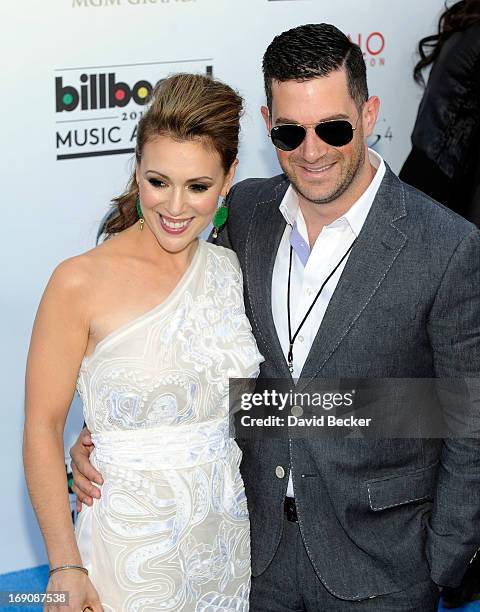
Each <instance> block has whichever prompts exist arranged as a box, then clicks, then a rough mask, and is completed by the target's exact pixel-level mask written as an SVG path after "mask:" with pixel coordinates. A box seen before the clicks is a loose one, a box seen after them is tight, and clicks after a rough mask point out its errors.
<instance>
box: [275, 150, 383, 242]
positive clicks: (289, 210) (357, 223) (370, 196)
mask: <svg viewBox="0 0 480 612" xmlns="http://www.w3.org/2000/svg"><path fill="white" fill-rule="evenodd" d="M368 156H369V159H370V163H371V164H372V166H373V167H374V168H375V169H376V172H375V176H374V177H373V180H372V181H371V182H370V184H369V186H368V187H367V189H366V190H365V191H364V192H363V193H362V195H361V196H360V197H359V198H358V200H357V201H356V202H354V203H353V205H352V206H351V207H350V208H349V209H348V210H347V212H346V213H345V214H344V215H342V216H341V217H339V218H338V219H336V220H335V221H332V223H330V224H329V225H328V226H326V227H335V226H337V225H340V224H343V223H345V222H347V223H348V224H349V225H350V227H351V229H352V231H353V233H354V234H355V236H358V235H359V233H360V231H361V229H362V227H363V224H364V223H365V219H366V218H367V215H368V213H369V212H370V208H371V207H372V204H373V200H374V199H375V196H376V195H377V191H378V188H379V187H380V183H381V182H382V179H383V177H384V175H385V162H384V161H383V159H382V158H381V157H380V155H379V154H378V153H377V152H376V151H374V150H373V149H368ZM280 212H281V213H282V215H283V217H284V219H285V221H286V222H287V223H288V225H290V226H293V225H294V224H295V222H297V225H298V228H299V231H300V232H301V233H302V228H303V227H304V225H305V222H304V220H303V215H302V212H301V210H300V208H299V206H298V196H297V193H296V192H295V190H294V189H293V187H292V185H290V186H289V187H288V189H287V191H286V193H285V195H284V197H283V198H282V201H281V202H280Z"/></svg>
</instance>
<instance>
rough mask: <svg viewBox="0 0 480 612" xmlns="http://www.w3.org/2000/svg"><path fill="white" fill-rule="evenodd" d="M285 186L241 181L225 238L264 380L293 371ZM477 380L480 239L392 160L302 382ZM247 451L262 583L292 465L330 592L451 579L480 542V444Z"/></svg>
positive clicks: (421, 442) (345, 443) (339, 444)
mask: <svg viewBox="0 0 480 612" xmlns="http://www.w3.org/2000/svg"><path fill="white" fill-rule="evenodd" d="M288 185H289V183H288V181H287V179H286V178H285V176H284V175H280V176H276V177H274V178H271V179H248V180H245V181H242V182H240V183H238V184H237V185H236V186H235V187H234V188H233V189H232V191H231V192H230V195H229V199H228V205H229V208H230V216H229V219H228V223H227V226H226V227H225V228H224V229H223V230H222V231H221V233H220V235H219V237H218V238H217V243H218V244H221V245H223V246H226V247H229V248H232V249H233V250H234V251H235V252H236V253H237V256H238V258H239V260H240V264H241V266H242V270H243V275H244V291H245V305H246V312H247V315H248V317H249V319H250V321H251V324H252V329H253V332H254V334H255V337H256V339H257V343H258V347H259V349H260V351H261V352H262V353H263V355H264V357H265V362H264V363H263V364H262V366H261V374H260V376H263V377H268V378H279V377H285V378H287V377H289V376H290V374H289V371H288V368H287V365H286V362H285V358H284V355H283V353H282V349H281V347H280V343H279V340H278V337H277V335H276V331H275V326H274V322H273V316H272V311H271V283H272V271H273V265H274V261H275V256H276V252H277V249H278V245H279V243H280V239H281V236H282V234H283V231H284V228H285V220H284V218H283V216H282V215H281V213H280V211H279V203H280V202H281V199H282V197H283V195H284V194H285V191H286V189H287V187H288ZM479 371H480V232H479V231H478V230H477V229H476V228H475V227H474V226H473V225H471V224H470V223H468V222H467V221H465V220H464V219H462V218H461V217H459V216H457V215H455V214H454V213H452V212H451V211H449V210H448V209H446V208H444V207H442V206H441V205H439V204H437V203H436V202H434V201H433V200H431V199H429V198H427V197H426V196H424V195H423V194H422V193H420V192H419V191H416V190H415V189H413V188H411V187H409V186H408V185H406V184H404V183H402V182H401V181H400V180H399V179H398V178H397V177H396V176H395V175H394V174H393V172H392V171H391V170H390V169H389V168H388V167H387V171H386V174H385V177H384V179H383V181H382V183H381V186H380V189H379V191H378V194H377V196H376V198H375V201H374V203H373V205H372V208H371V210H370V213H369V215H368V217H367V219H366V222H365V224H364V226H363V229H362V231H361V233H360V235H359V237H358V239H357V241H356V243H355V245H354V247H353V250H352V252H351V254H350V257H349V259H348V261H347V264H346V266H345V269H344V271H343V273H342V276H341V278H340V281H339V283H338V285H337V288H336V290H335V293H334V294H333V297H332V299H331V301H330V303H329V306H328V309H327V312H326V314H325V317H324V319H323V321H322V324H321V326H320V328H319V330H318V333H317V336H316V338H315V341H314V344H313V346H312V349H311V351H310V354H309V356H308V358H307V361H306V363H305V366H304V368H303V371H302V373H301V379H300V381H299V384H301V385H302V386H303V387H304V389H308V385H309V384H311V381H313V380H314V379H315V378H316V377H321V378H338V377H374V378H377V377H379V378H386V377H404V378H410V377H412V378H413V377H415V378H424V377H425V378H430V377H432V378H433V377H461V376H471V377H478V374H479ZM302 390H303V389H302ZM239 443H240V445H241V446H242V450H243V459H242V465H241V471H242V475H243V479H244V482H245V488H246V493H247V498H248V507H249V512H250V519H251V538H252V572H253V575H254V576H256V575H259V574H261V573H262V572H264V571H265V569H266V568H267V567H268V565H269V563H270V562H271V561H272V558H273V556H274V555H275V551H276V549H277V546H278V544H279V541H280V537H281V532H282V524H283V499H284V497H285V493H286V488H287V481H288V469H289V468H290V469H291V471H292V476H293V482H294V487H295V498H296V503H297V510H298V515H299V525H300V530H301V534H302V537H303V541H304V543H305V547H306V550H307V552H308V555H309V557H310V560H311V562H312V564H313V567H314V568H315V571H316V573H317V575H318V578H319V579H320V580H321V581H322V583H323V584H324V585H325V587H326V588H327V589H328V590H329V591H330V592H331V593H332V594H333V595H335V596H337V597H340V598H342V599H347V600H359V599H364V598H368V597H372V596H375V595H380V594H386V593H392V592H395V591H400V590H403V589H406V588H407V587H408V586H409V585H412V584H415V583H418V582H421V581H422V580H428V579H429V577H431V579H433V580H434V581H435V582H436V583H437V584H440V585H446V586H456V585H458V584H459V582H460V580H461V578H462V576H463V574H464V573H465V571H466V569H467V567H468V564H469V562H470V561H471V559H472V557H473V555H474V554H475V552H476V551H477V549H478V548H479V547H480V443H479V440H475V439H462V440H458V439H457V440H454V439H451V440H439V439H390V440H388V439H382V440H362V439H336V440H334V439H325V440H317V441H315V440H298V439H297V440H291V441H290V442H289V441H287V440H264V441H261V442H260V441H250V442H246V441H244V442H241V441H239ZM278 465H281V466H283V467H284V468H285V472H286V475H285V477H284V478H281V479H280V478H278V477H277V476H276V473H275V468H276V466H278ZM287 563H288V560H287Z"/></svg>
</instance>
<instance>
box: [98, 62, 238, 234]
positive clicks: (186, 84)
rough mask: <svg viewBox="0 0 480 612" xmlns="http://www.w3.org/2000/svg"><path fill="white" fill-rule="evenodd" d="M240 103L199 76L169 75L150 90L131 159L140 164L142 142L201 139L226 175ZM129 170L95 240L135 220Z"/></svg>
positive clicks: (222, 85)
mask: <svg viewBox="0 0 480 612" xmlns="http://www.w3.org/2000/svg"><path fill="white" fill-rule="evenodd" d="M242 109H243V100H242V98H241V97H240V96H239V95H238V94H237V93H236V92H235V91H234V90H233V89H232V88H231V87H229V86H228V85H226V84H225V83H222V82H220V81H217V80H214V79H212V78H210V77H207V76H203V75H200V74H187V73H181V74H175V75H173V76H171V77H168V78H166V79H164V80H162V81H160V82H159V83H158V84H157V86H156V87H155V89H154V91H153V94H152V100H151V103H150V106H149V108H148V110H147V111H146V112H145V114H144V115H143V117H142V118H141V119H140V121H139V124H138V128H137V145H136V149H135V157H136V161H137V163H139V162H140V160H141V157H142V151H143V148H144V146H145V144H146V143H147V142H150V141H152V140H155V138H157V137H158V136H169V137H170V138H173V139H174V140H178V141H181V142H182V141H188V140H197V139H199V140H201V141H202V142H204V143H205V145H206V146H208V147H211V148H212V149H213V150H215V151H216V152H217V153H218V155H219V156H220V159H221V161H222V165H223V168H224V170H225V173H227V172H228V170H229V169H230V167H231V165H232V163H233V162H234V161H235V159H236V157H237V153H238V135H239V131H240V117H241V114H242ZM137 197H138V185H137V181H136V178H135V170H134V171H133V173H132V177H131V178H130V181H129V183H128V186H127V189H126V191H125V192H124V193H123V194H122V195H120V196H118V197H117V198H114V199H113V209H112V211H111V213H110V215H109V216H108V218H107V220H106V222H105V224H104V226H103V227H102V228H101V230H100V232H99V235H102V234H104V235H105V236H106V237H107V238H108V237H110V236H111V235H113V234H117V233H118V232H121V231H122V230H124V229H127V227H130V226H131V225H133V224H134V223H136V221H137V220H138V217H137V212H136V208H135V203H136V200H137Z"/></svg>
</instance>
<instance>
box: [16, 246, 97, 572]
mask: <svg viewBox="0 0 480 612" xmlns="http://www.w3.org/2000/svg"><path fill="white" fill-rule="evenodd" d="M90 281H91V278H90V277H89V274H88V269H87V265H86V264H85V263H84V262H83V259H82V257H77V258H73V259H70V260H67V261H65V262H63V263H62V264H60V266H58V268H57V269H56V270H55V271H54V273H53V275H52V277H51V279H50V281H49V283H48V285H47V288H46V289H45V293H44V295H43V297H42V300H41V302H40V306H39V308H38V312H37V316H36V318H35V323H34V327H33V332H32V338H31V343H30V350H29V354H28V361H27V373H26V390H25V428H24V443H23V456H24V466H25V476H26V480H27V485H28V489H29V492H30V497H31V500H32V504H33V507H34V510H35V513H36V515H37V519H38V522H39V525H40V529H41V531H42V534H43V537H44V540H45V545H46V547H47V553H48V558H49V562H50V566H51V567H57V566H60V565H66V564H69V565H71V564H73V565H82V561H81V558H80V554H79V551H78V548H77V544H76V541H75V536H74V531H73V526H72V519H71V514H70V505H69V501H68V489H67V479H66V473H65V460H64V445H63V432H64V426H65V420H66V417H67V414H68V409H69V407H70V403H71V401H72V397H73V394H74V392H75V385H76V380H77V376H78V370H79V367H80V364H81V361H82V358H83V356H84V353H85V349H86V346H87V341H88V334H89V306H88V296H89V295H91V288H90ZM59 534H61V537H59Z"/></svg>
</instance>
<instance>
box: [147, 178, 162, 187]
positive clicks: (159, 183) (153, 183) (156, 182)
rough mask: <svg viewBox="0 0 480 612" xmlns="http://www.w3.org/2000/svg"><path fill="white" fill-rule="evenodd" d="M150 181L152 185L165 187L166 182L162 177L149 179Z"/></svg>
mask: <svg viewBox="0 0 480 612" xmlns="http://www.w3.org/2000/svg"><path fill="white" fill-rule="evenodd" d="M148 182H149V183H150V185H152V187H165V183H164V182H163V181H161V180H160V179H156V178H150V179H148Z"/></svg>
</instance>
